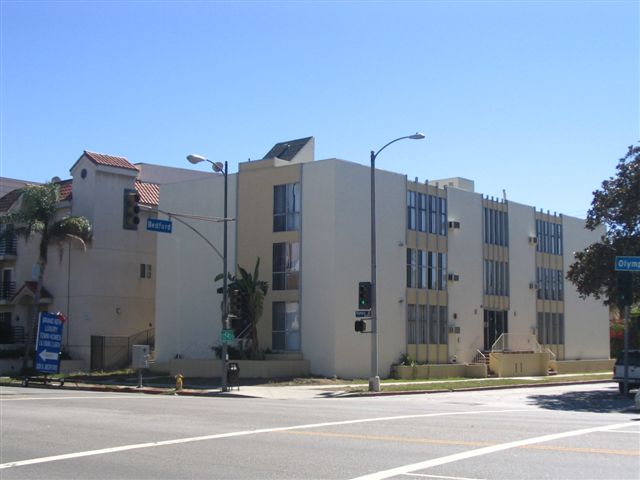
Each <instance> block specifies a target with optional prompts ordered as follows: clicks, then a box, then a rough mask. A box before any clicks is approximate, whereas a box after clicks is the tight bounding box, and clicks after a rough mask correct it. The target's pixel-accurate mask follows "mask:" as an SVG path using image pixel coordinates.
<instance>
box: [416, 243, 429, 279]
mask: <svg viewBox="0 0 640 480" xmlns="http://www.w3.org/2000/svg"><path fill="white" fill-rule="evenodd" d="M427 270H428V264H427V252H426V251H424V250H418V288H427Z"/></svg>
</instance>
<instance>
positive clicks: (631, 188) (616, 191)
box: [567, 145, 640, 306]
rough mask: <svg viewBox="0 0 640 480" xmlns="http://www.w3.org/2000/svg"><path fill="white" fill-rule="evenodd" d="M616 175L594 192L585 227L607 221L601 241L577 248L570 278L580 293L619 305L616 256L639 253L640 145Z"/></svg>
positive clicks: (637, 281)
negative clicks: (615, 265) (578, 249)
mask: <svg viewBox="0 0 640 480" xmlns="http://www.w3.org/2000/svg"><path fill="white" fill-rule="evenodd" d="M616 170H617V175H616V177H615V178H614V177H612V178H610V179H609V180H605V181H604V182H602V188H601V190H596V191H595V192H593V201H592V202H591V208H590V209H589V212H588V213H587V221H586V227H587V228H588V229H590V230H594V229H595V228H596V227H598V226H600V225H605V226H606V227H607V231H606V233H605V235H604V236H602V238H601V240H600V242H596V243H593V244H591V245H589V246H588V247H587V248H585V249H584V250H583V251H582V252H576V254H575V257H576V262H575V263H573V264H572V265H571V266H570V267H569V270H568V271H567V279H568V280H570V281H571V282H572V283H573V284H574V285H575V286H576V289H577V290H578V293H579V294H580V296H581V297H583V298H585V297H587V296H590V295H592V296H593V297H595V298H597V299H600V298H603V300H604V303H605V304H606V305H611V304H613V305H616V306H619V305H618V293H619V287H620V285H619V278H620V277H619V275H617V272H615V270H614V262H615V257H616V256H636V255H640V146H639V145H635V146H634V145H631V146H630V147H629V150H628V152H627V154H626V155H625V157H624V158H621V159H620V161H619V162H618V165H617V166H616ZM633 277H634V278H633V286H632V292H633V298H632V302H633V301H636V302H637V301H639V300H640V278H638V277H639V275H638V274H633Z"/></svg>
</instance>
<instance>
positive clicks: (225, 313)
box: [187, 155, 229, 392]
mask: <svg viewBox="0 0 640 480" xmlns="http://www.w3.org/2000/svg"><path fill="white" fill-rule="evenodd" d="M187 160H189V162H191V163H193V164H194V165H195V164H196V163H200V162H209V163H210V164H211V168H212V169H213V171H214V172H216V173H221V174H222V175H224V218H223V225H224V233H223V235H224V239H223V241H222V263H223V265H222V328H223V330H228V329H229V305H228V302H227V298H228V292H227V276H228V275H227V242H228V241H227V222H228V221H229V220H228V218H227V199H228V194H227V183H228V176H227V173H228V169H227V162H226V161H225V162H224V165H223V164H222V162H212V161H211V160H209V159H208V158H206V157H203V156H202V155H187ZM227 355H228V349H227V342H226V341H223V342H222V391H223V392H226V391H227V390H228V388H227Z"/></svg>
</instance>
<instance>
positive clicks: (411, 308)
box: [407, 303, 418, 344]
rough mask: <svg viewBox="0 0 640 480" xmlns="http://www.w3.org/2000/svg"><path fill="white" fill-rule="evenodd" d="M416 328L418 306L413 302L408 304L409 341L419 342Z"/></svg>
mask: <svg viewBox="0 0 640 480" xmlns="http://www.w3.org/2000/svg"><path fill="white" fill-rule="evenodd" d="M417 333H418V332H417V329H416V306H415V305H414V304H412V303H408V304H407V337H408V338H407V343H414V344H415V343H418V335H417Z"/></svg>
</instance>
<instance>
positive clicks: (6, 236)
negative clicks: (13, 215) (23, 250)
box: [0, 223, 17, 255]
mask: <svg viewBox="0 0 640 480" xmlns="http://www.w3.org/2000/svg"><path fill="white" fill-rule="evenodd" d="M16 247H17V237H16V235H15V233H14V227H13V224H11V223H3V224H1V225H0V255H16V253H17V250H16Z"/></svg>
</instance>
